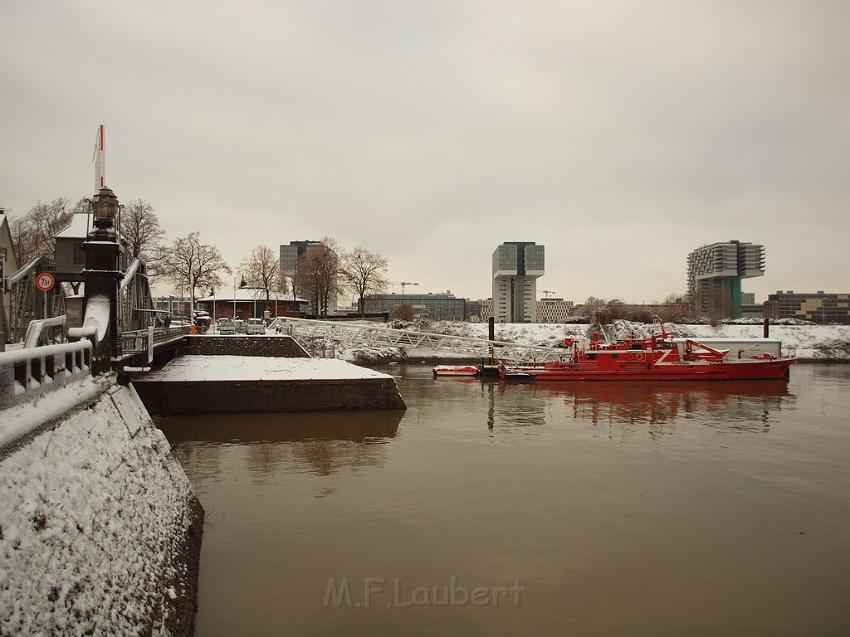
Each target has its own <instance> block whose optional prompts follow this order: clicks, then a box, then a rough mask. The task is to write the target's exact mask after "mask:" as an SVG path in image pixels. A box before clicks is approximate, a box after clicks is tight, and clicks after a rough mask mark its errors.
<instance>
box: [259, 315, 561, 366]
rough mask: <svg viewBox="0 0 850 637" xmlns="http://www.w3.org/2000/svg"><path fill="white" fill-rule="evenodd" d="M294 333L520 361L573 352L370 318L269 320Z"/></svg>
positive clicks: (365, 344)
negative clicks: (407, 327)
mask: <svg viewBox="0 0 850 637" xmlns="http://www.w3.org/2000/svg"><path fill="white" fill-rule="evenodd" d="M278 328H279V329H280V331H281V332H284V333H287V334H290V335H291V336H294V337H295V338H302V339H316V338H324V339H326V340H328V341H331V342H333V343H334V344H335V345H337V346H339V347H404V348H413V349H419V348H423V349H431V350H438V351H440V352H456V353H457V354H458V357H463V356H469V357H471V358H489V356H490V348H491V346H492V348H493V355H494V356H495V357H496V358H499V359H506V360H512V361H520V362H546V361H556V360H560V359H561V358H562V357H564V356H569V350H566V349H564V348H560V347H544V346H540V345H525V344H521V343H508V342H504V341H489V340H487V339H484V338H471V337H468V336H453V335H450V334H436V333H432V332H420V331H417V330H397V329H394V328H392V327H388V326H385V325H376V324H374V323H369V322H366V321H359V322H353V321H323V320H320V319H301V318H291V317H285V316H280V317H277V318H276V319H274V320H273V321H272V322H271V323H270V324H269V329H271V330H277V329H278Z"/></svg>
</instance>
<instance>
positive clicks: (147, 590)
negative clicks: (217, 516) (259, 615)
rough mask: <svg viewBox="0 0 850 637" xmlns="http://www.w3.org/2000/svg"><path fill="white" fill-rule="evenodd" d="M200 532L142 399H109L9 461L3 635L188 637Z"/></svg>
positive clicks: (120, 394)
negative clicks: (172, 636)
mask: <svg viewBox="0 0 850 637" xmlns="http://www.w3.org/2000/svg"><path fill="white" fill-rule="evenodd" d="M34 408H37V405H35V406H34ZM0 416H2V414H0ZM202 520H203V510H202V509H201V507H200V504H199V503H198V501H197V499H196V498H195V497H194V495H193V493H192V489H191V486H190V484H189V481H188V479H187V478H186V475H185V474H184V472H183V470H182V468H181V467H180V466H179V464H178V463H177V461H176V460H175V459H174V458H173V457H172V456H171V453H170V447H169V445H168V442H167V440H166V439H165V436H164V435H163V434H162V432H161V431H159V430H158V429H156V428H155V427H154V426H153V423H152V422H151V419H150V416H149V415H148V413H147V411H146V410H145V407H144V405H142V403H141V401H140V399H139V397H138V395H137V394H136V392H135V390H134V389H133V388H132V387H120V386H113V387H111V388H110V389H109V390H108V391H107V392H106V393H104V394H103V395H102V396H101V397H100V398H99V399H96V400H95V401H94V402H92V403H90V404H89V405H88V406H85V407H81V408H77V409H75V410H72V411H71V412H70V413H69V414H68V415H67V416H65V417H64V418H63V419H61V420H60V421H59V422H58V424H56V426H55V427H53V428H52V429H48V430H44V431H42V432H41V433H40V434H38V435H37V436H36V437H35V438H34V439H33V440H31V441H30V442H29V443H28V444H26V445H25V446H22V447H20V448H18V449H16V450H14V451H11V452H9V453H8V455H6V456H5V457H3V458H2V459H0V634H4V635H5V634H54V635H55V634H148V635H150V634H154V635H159V634H177V635H181V634H190V633H191V630H192V625H193V621H194V614H195V608H196V600H197V597H196V590H197V569H198V558H199V551H200V539H201V531H202V529H201V524H202Z"/></svg>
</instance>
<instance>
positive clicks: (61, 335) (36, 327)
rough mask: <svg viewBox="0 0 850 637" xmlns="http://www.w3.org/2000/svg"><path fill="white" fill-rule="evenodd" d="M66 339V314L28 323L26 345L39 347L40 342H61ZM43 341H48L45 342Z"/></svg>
mask: <svg viewBox="0 0 850 637" xmlns="http://www.w3.org/2000/svg"><path fill="white" fill-rule="evenodd" d="M64 340H65V315H64V314H63V315H62V316H54V317H52V318H46V319H36V320H34V321H30V322H29V325H27V332H26V335H25V336H24V347H27V348H32V347H38V345H39V344H42V345H47V344H49V343H61V342H62V341H64ZM41 341H47V343H43V342H41Z"/></svg>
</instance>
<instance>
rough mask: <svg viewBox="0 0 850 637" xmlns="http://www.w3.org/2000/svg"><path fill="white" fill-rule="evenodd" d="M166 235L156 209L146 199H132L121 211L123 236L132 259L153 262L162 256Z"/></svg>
mask: <svg viewBox="0 0 850 637" xmlns="http://www.w3.org/2000/svg"><path fill="white" fill-rule="evenodd" d="M164 237H165V232H163V230H162V228H161V227H160V226H159V218H158V217H157V216H156V210H155V209H154V207H153V206H152V205H151V204H150V203H148V202H147V201H145V200H144V199H136V200H135V201H131V202H130V203H129V204H128V205H127V206H125V207H124V210H122V211H121V238H122V239H124V240H125V241H126V242H127V245H128V249H129V252H130V258H131V259H141V260H142V261H145V262H146V263H148V264H152V262H153V261H154V260H156V259H157V258H158V257H159V256H160V252H161V247H160V244H161V243H162V240H163V238H164Z"/></svg>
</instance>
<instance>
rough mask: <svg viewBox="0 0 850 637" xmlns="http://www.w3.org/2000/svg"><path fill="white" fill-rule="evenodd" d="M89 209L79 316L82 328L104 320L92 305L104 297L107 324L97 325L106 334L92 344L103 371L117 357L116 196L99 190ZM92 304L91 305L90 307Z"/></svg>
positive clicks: (118, 252)
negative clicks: (91, 217)
mask: <svg viewBox="0 0 850 637" xmlns="http://www.w3.org/2000/svg"><path fill="white" fill-rule="evenodd" d="M92 210H93V211H94V228H93V229H92V231H91V232H90V233H89V235H88V237H87V238H86V242H85V243H84V244H83V250H84V251H85V254H86V266H85V269H84V270H83V277H84V279H85V282H86V292H85V297H84V298H83V317H84V325H85V322H86V321H87V320H88V319H89V318H92V319H93V320H94V321H95V322H96V323H100V322H101V321H102V320H103V318H104V317H103V316H102V314H98V313H97V310H95V306H98V305H99V304H101V303H102V301H103V299H104V298H105V299H107V300H108V302H109V316H108V319H107V325H101V326H100V328H101V329H104V328H105V329H106V334H104V335H103V338H102V339H100V342H95V343H93V345H94V346H95V350H96V351H98V352H99V353H100V356H98V358H99V359H100V360H99V364H98V368H99V369H98V370H97V371H98V372H104V371H107V370H108V369H109V368H110V361H111V360H115V359H117V357H119V356H120V355H121V330H120V327H119V323H118V311H119V308H118V298H119V295H118V285H119V282H120V280H121V277H122V273H121V267H120V262H119V259H120V246H119V245H118V233H117V232H116V229H115V218H116V216H117V214H118V197H116V196H115V193H114V192H112V190H111V189H110V188H105V187H104V188H101V189H100V190H98V191H97V194H96V195H95V196H94V199H93V200H92ZM95 299H97V300H95ZM93 303H94V305H92V304H93ZM90 309H91V311H90ZM95 338H98V337H95Z"/></svg>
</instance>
